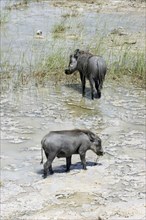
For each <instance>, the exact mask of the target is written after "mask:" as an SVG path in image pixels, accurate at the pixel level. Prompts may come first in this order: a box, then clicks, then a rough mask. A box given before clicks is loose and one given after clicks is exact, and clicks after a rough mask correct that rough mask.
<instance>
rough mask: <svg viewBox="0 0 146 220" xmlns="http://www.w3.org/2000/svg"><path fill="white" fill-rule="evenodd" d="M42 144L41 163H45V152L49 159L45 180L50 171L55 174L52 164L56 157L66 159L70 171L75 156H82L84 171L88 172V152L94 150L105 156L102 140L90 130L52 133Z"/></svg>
mask: <svg viewBox="0 0 146 220" xmlns="http://www.w3.org/2000/svg"><path fill="white" fill-rule="evenodd" d="M41 144H42V149H41V153H42V161H41V163H43V150H44V152H45V155H46V157H47V161H46V163H44V178H46V177H47V173H48V170H49V171H50V174H53V170H52V162H53V160H54V158H55V157H58V158H60V157H65V158H66V171H69V170H70V165H71V157H72V155H73V154H79V155H80V158H81V162H82V165H83V169H84V170H86V160H85V155H86V151H87V150H92V151H93V152H94V153H95V154H97V155H99V156H102V155H103V149H102V146H101V139H100V138H99V137H98V136H97V135H95V134H94V133H93V132H91V131H89V130H79V129H75V130H63V131H51V132H50V133H49V134H47V135H46V136H45V137H44V138H43V139H42V141H41Z"/></svg>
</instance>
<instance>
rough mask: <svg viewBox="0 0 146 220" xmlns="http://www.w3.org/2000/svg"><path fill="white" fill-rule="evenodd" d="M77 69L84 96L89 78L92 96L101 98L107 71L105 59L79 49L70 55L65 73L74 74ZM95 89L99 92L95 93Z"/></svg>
mask: <svg viewBox="0 0 146 220" xmlns="http://www.w3.org/2000/svg"><path fill="white" fill-rule="evenodd" d="M75 71H79V73H80V79H81V83H82V96H83V97H84V96H85V85H86V78H87V79H88V80H89V82H90V87H91V98H92V99H94V98H100V97H101V89H102V85H103V81H104V78H105V75H106V71H107V67H106V63H105V60H104V59H103V58H102V57H101V56H95V55H93V54H91V53H89V52H85V51H82V50H79V49H77V50H75V52H74V53H73V54H72V55H70V61H69V66H68V68H67V69H65V73H66V74H72V73H74V72H75ZM95 89H96V91H97V93H95Z"/></svg>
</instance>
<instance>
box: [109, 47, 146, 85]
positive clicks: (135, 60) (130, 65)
mask: <svg viewBox="0 0 146 220" xmlns="http://www.w3.org/2000/svg"><path fill="white" fill-rule="evenodd" d="M111 54H112V53H111ZM109 60H111V63H110V64H109V74H110V75H111V77H113V78H114V79H121V78H122V77H123V76H124V75H126V76H129V77H130V78H131V79H132V80H133V81H135V82H136V81H137V82H140V81H141V82H142V84H143V85H144V84H145V74H146V64H145V52H144V51H134V50H132V49H131V48H130V47H129V48H125V50H123V48H122V49H121V50H120V49H119V51H118V53H116V54H114V55H113V54H112V57H110V58H109Z"/></svg>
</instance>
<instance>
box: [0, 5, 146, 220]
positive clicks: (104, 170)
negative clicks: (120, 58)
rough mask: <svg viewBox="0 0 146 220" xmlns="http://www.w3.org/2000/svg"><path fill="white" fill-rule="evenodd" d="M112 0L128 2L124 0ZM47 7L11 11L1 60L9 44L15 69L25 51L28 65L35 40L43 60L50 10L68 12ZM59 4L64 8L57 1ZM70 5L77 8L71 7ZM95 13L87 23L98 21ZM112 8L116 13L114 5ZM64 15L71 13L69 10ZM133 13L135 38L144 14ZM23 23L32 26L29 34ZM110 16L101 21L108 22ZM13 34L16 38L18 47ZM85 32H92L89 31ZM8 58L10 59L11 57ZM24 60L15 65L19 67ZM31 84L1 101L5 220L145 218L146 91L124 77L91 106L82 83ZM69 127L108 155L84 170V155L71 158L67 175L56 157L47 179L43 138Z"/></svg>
mask: <svg viewBox="0 0 146 220" xmlns="http://www.w3.org/2000/svg"><path fill="white" fill-rule="evenodd" d="M112 2H113V4H116V2H118V3H117V4H123V2H124V1H112ZM119 2H120V3H119ZM48 4H49V3H48V2H39V3H38V4H37V3H35V2H31V3H30V4H29V6H28V8H27V10H24V11H23V10H22V11H21V12H20V11H17V12H16V11H15V12H16V14H15V13H14V11H13V10H12V12H11V13H12V14H11V16H12V17H11V18H12V20H11V22H10V23H8V24H7V25H6V26H5V28H6V30H5V32H4V30H3V29H2V30H3V31H2V41H3V42H4V44H3V45H5V46H3V47H2V49H3V50H4V51H5V52H4V54H7V53H6V51H7V49H8V48H9V47H8V45H9V44H11V45H13V47H12V48H11V49H12V54H13V52H14V51H16V53H14V56H13V57H12V58H13V59H11V61H12V63H13V62H14V63H15V60H18V59H17V58H18V57H20V54H21V53H19V52H22V51H23V52H24V51H25V52H26V53H25V56H26V58H27V59H29V54H30V51H29V50H26V49H27V48H28V45H31V43H32V42H33V47H32V48H33V49H34V51H33V50H32V51H33V52H34V54H35V55H36V52H38V51H43V48H45V50H44V51H43V55H45V51H47V50H48V48H49V47H50V45H49V44H48V39H49V40H50V42H51V37H50V35H49V33H50V32H49V31H50V29H49V28H50V26H49V24H47V23H46V21H47V19H48V12H49V13H50V14H49V15H50V17H51V19H52V20H51V21H52V22H54V16H57V14H58V13H59V15H60V16H61V15H62V14H64V13H66V12H64V10H65V9H64V6H63V5H62V7H63V8H60V7H57V5H56V6H55V7H54V6H53V5H52V6H51V7H50V8H49V9H47V7H46V5H48ZM57 4H60V3H59V1H58V2H57ZM62 4H63V3H62ZM71 4H76V3H75V2H73V1H71ZM125 4H127V3H125ZM129 4H131V3H129ZM134 4H137V3H134ZM82 7H86V10H85V13H89V11H88V7H90V9H91V5H88V4H87V5H86V6H85V5H84V6H82ZM111 7H112V5H111ZM53 8H54V10H55V14H53V13H54V11H53ZM79 8H80V7H79ZM38 9H40V10H38ZM84 9H85V8H84ZM94 9H95V8H93V14H92V15H91V16H90V18H91V17H94V16H95V14H94ZM108 9H109V10H111V9H110V7H109V8H108ZM66 10H69V9H68V7H67V9H66ZM101 10H102V9H101ZM112 10H113V11H111V12H115V11H114V9H113V8H112ZM121 10H122V13H123V14H122V15H121V14H118V12H117V16H120V21H121V22H123V23H122V26H124V28H125V27H126V25H127V23H126V16H127V14H126V15H125V14H124V10H123V9H121ZM125 10H126V11H127V9H125ZM131 10H133V11H134V13H136V14H133V16H135V19H136V18H139V20H137V28H138V29H137V28H136V27H133V26H132V25H131V24H132V23H131V22H132V19H131V15H128V16H129V17H130V23H129V24H128V25H129V26H130V27H131V29H130V32H132V31H133V33H135V31H136V34H137V33H138V31H142V28H143V26H144V20H143V15H142V16H140V15H139V13H137V12H136V10H135V8H134V7H133V9H131ZM140 10H143V9H139V10H138V11H140ZM80 12H82V10H81V9H80ZM108 12H109V11H108V10H107V11H106V13H105V11H104V13H105V14H106V15H105V16H110V14H108ZM42 13H43V16H42ZM18 15H19V16H18ZM28 15H30V17H29V16H28ZM52 15H53V16H52ZM96 16H97V15H96ZM113 16H115V15H113ZM123 16H124V17H123ZM18 17H19V19H18ZM36 17H37V20H36ZM103 17H104V14H102V13H101V14H99V17H98V18H100V19H101V20H100V21H102V19H103ZM25 18H27V21H30V23H29V22H28V23H29V25H28V26H27V27H28V28H27V29H26V27H25V25H24V24H25V22H24V21H25ZM108 18H109V17H104V19H105V20H108ZM118 18H119V17H116V19H115V23H114V22H113V23H112V26H111V27H110V25H109V29H108V34H109V33H110V34H111V31H112V30H114V28H118V27H119V25H117V20H118ZM123 18H125V20H123ZM40 19H41V20H40ZM43 19H44V24H45V26H44V27H43V28H44V30H43V33H46V35H45V38H44V39H41V40H38V39H37V40H38V41H37V40H36V39H35V38H34V34H35V31H36V30H38V29H39V24H42V20H43ZM128 21H129V20H128ZM141 21H142V22H141ZM39 22H40V23H39ZM26 23H27V22H26ZM99 23H102V22H99ZM53 24H54V23H52V25H53ZM109 24H110V22H109ZM139 24H140V25H139ZM23 25H24V26H23ZM102 25H103V23H102V24H101V26H100V27H102ZM127 27H128V26H127ZM47 28H48V29H47ZM91 29H92V27H91ZM12 30H13V31H12ZM18 30H20V31H18ZM100 30H103V27H102V28H101V29H100ZM106 30H107V29H106ZM45 31H46V32H45ZM99 32H100V33H101V34H103V35H104V34H105V33H104V32H103V33H102V31H99ZM10 33H11V34H10ZM16 33H17V35H19V40H18V41H16ZM26 33H27V34H26ZM32 33H34V34H32ZM47 33H48V35H47ZM86 33H88V34H90V30H89V29H88V31H87V32H86ZM5 34H6V37H5ZM93 34H94V33H93ZM139 36H140V33H139ZM10 38H11V39H13V40H12V41H11V40H10ZM24 42H25V43H24ZM40 42H41V43H40ZM73 42H74V41H73ZM73 42H72V41H70V42H69V43H65V45H70V44H73ZM46 43H47V45H48V47H46ZM58 45H59V43H57V44H56V47H57V46H58ZM21 46H22V47H21ZM19 48H21V51H19ZM16 49H18V50H16ZM35 55H34V56H35ZM7 56H10V57H11V54H10V53H9V54H7ZM33 58H34V57H33ZM19 61H20V63H18V65H19V64H20V66H21V60H19ZM27 64H28V63H27ZM25 65H26V63H25ZM30 84H31V83H30ZM30 84H29V85H28V86H22V87H19V88H18V89H15V90H11V87H10V88H8V90H7V91H6V92H4V93H2V95H1V155H0V159H1V182H0V185H1V186H0V190H1V219H3V220H14V219H16V220H17V219H23V220H27V219H29V220H45V219H46V220H49V219H50V220H52V219H54V220H55V219H56V220H61V219H64V220H67V219H70V220H71V219H72V220H89V219H92V220H100V219H102V220H144V219H145V218H146V213H145V208H146V203H145V199H146V189H145V168H146V167H145V159H146V155H145V107H146V106H145V95H146V93H145V91H144V90H143V89H141V88H139V87H136V86H134V85H133V84H131V83H130V82H129V81H128V80H126V79H125V81H123V82H120V83H119V82H110V81H109V80H107V79H106V80H105V84H104V88H103V90H102V98H101V99H100V100H94V101H92V100H91V99H90V89H89V85H88V84H87V89H86V97H85V98H82V96H81V85H80V83H77V84H75V83H74V82H71V81H69V80H68V82H66V81H64V82H60V83H54V82H53V81H49V82H46V83H45V85H43V86H42V85H40V84H38V85H37V86H35V85H34V83H32V84H31V86H30ZM72 128H86V129H91V130H92V131H93V132H95V133H97V134H98V135H99V136H100V137H101V139H102V144H103V148H104V150H105V152H106V153H105V155H104V156H103V157H99V158H97V156H96V155H95V154H94V153H92V152H90V151H88V152H87V157H86V158H87V171H84V170H82V166H81V163H80V158H79V156H78V155H74V156H73V160H72V166H71V171H70V172H69V173H66V172H65V159H57V158H56V159H55V160H54V162H53V169H54V172H55V173H54V175H52V176H48V178H47V179H45V180H44V179H43V178H42V174H43V166H42V165H40V161H41V151H40V149H41V145H40V141H41V139H42V137H43V136H44V135H45V134H46V133H48V132H49V131H51V130H61V129H72Z"/></svg>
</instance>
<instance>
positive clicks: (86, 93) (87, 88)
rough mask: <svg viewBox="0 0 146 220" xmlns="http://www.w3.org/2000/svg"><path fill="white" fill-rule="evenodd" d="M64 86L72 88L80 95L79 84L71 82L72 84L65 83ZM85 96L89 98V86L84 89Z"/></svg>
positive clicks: (80, 88)
mask: <svg viewBox="0 0 146 220" xmlns="http://www.w3.org/2000/svg"><path fill="white" fill-rule="evenodd" d="M65 86H66V87H67V88H70V89H72V90H74V91H77V92H78V93H79V94H80V95H81V97H82V87H81V85H80V84H76V83H72V84H65ZM85 97H86V98H87V99H91V90H90V88H89V87H86V89H85Z"/></svg>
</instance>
